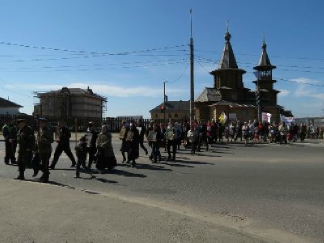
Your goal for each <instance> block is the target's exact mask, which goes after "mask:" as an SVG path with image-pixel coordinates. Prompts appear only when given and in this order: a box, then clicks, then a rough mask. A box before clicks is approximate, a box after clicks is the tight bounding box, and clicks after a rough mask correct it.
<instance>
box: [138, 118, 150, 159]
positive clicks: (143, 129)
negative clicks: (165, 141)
mask: <svg viewBox="0 0 324 243" xmlns="http://www.w3.org/2000/svg"><path fill="white" fill-rule="evenodd" d="M138 128H139V130H140V132H139V145H140V147H141V148H142V149H143V150H144V152H145V155H147V154H148V151H147V148H146V147H145V146H144V136H145V134H146V127H145V125H144V124H143V121H142V120H140V121H139V123H138Z"/></svg>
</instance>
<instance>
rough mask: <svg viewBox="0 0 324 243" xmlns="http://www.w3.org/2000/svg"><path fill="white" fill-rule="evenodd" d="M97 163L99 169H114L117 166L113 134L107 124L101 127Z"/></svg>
mask: <svg viewBox="0 0 324 243" xmlns="http://www.w3.org/2000/svg"><path fill="white" fill-rule="evenodd" d="M97 149H98V152H97V163H96V168H97V169H98V170H104V169H106V168H107V169H109V170H112V169H113V168H115V167H116V166H117V160H116V157H115V153H114V150H113V146H112V135H111V133H110V132H108V129H107V126H106V125H103V126H102V127H101V132H100V133H99V135H98V139H97Z"/></svg>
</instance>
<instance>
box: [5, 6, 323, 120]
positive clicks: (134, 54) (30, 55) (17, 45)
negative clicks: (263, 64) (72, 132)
mask: <svg viewBox="0 0 324 243" xmlns="http://www.w3.org/2000/svg"><path fill="white" fill-rule="evenodd" d="M0 6H1V7H0V92H1V95H0V96H1V97H3V98H9V99H10V100H11V101H13V102H15V103H17V104H20V105H22V106H23V108H21V109H20V111H21V112H25V113H27V114H31V113H32V111H33V104H34V103H35V102H37V100H36V99H35V98H34V93H33V92H35V91H36V92H40V91H50V90H56V89H60V88H62V87H63V86H67V87H71V88H76V87H80V88H87V87H88V86H90V88H92V89H93V91H94V92H96V93H98V94H100V95H102V96H105V97H107V99H108V103H107V111H106V113H105V115H106V116H110V117H114V116H121V115H143V116H144V117H145V118H148V117H149V110H150V109H152V108H154V107H155V106H157V105H159V104H160V103H161V102H162V101H163V82H164V81H165V82H166V94H167V95H168V98H169V100H189V99H190V65H189V62H190V58H189V53H190V52H189V41H190V9H191V8H192V9H193V15H192V19H193V38H194V52H195V63H194V65H195V69H194V74H195V76H194V79H195V98H197V97H198V95H199V94H200V93H201V92H202V91H203V89H204V88H205V87H212V85H213V77H212V76H211V75H210V74H209V72H210V71H212V70H214V69H215V68H216V67H217V63H218V62H219V60H220V58H221V53H222V50H223V47H224V43H225V40H224V34H225V32H226V25H227V21H229V24H228V27H229V31H230V33H231V35H232V39H231V43H232V47H233V50H234V53H235V57H236V61H237V63H238V66H239V68H242V69H244V70H246V71H247V73H246V74H245V75H244V77H243V80H244V85H245V87H247V88H250V89H255V87H254V84H253V83H252V82H253V81H254V80H255V77H254V75H253V67H254V66H256V65H257V64H258V60H259V57H260V55H261V45H262V41H263V39H265V41H266V43H267V46H268V47H267V51H268V54H269V57H270V60H271V62H272V64H273V65H276V66H277V69H275V70H274V71H273V77H274V79H276V80H277V83H276V84H275V86H274V87H275V89H278V90H280V91H281V93H280V94H279V96H278V104H279V105H282V106H284V107H285V108H286V109H288V110H291V111H292V112H293V114H294V115H295V117H305V116H324V77H323V74H324V65H323V64H324V48H323V43H324V41H323V39H324V32H323V26H322V25H323V23H324V15H323V13H322V11H323V9H324V1H322V0H312V1H293V0H285V1H282V0H272V1H265V0H249V1H241V0H228V1H216V0H199V1H198V0H163V1H154V0H137V1H135V0H93V1H90V0H87V1H86V0H69V1H68V0H46V1H44V0H29V1H25V0H19V1H18V0H17V1H15V0H12V1H7V0H6V1H5V0H0Z"/></svg>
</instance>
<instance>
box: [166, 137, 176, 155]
mask: <svg viewBox="0 0 324 243" xmlns="http://www.w3.org/2000/svg"><path fill="white" fill-rule="evenodd" d="M171 147H172V159H175V157H176V153H177V140H168V142H167V152H168V159H171Z"/></svg>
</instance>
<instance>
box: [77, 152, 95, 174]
mask: <svg viewBox="0 0 324 243" xmlns="http://www.w3.org/2000/svg"><path fill="white" fill-rule="evenodd" d="M81 165H82V168H83V170H84V171H85V172H86V173H90V172H91V169H90V168H89V167H86V156H84V157H82V158H78V159H77V164H76V169H75V174H76V176H80V168H81Z"/></svg>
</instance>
